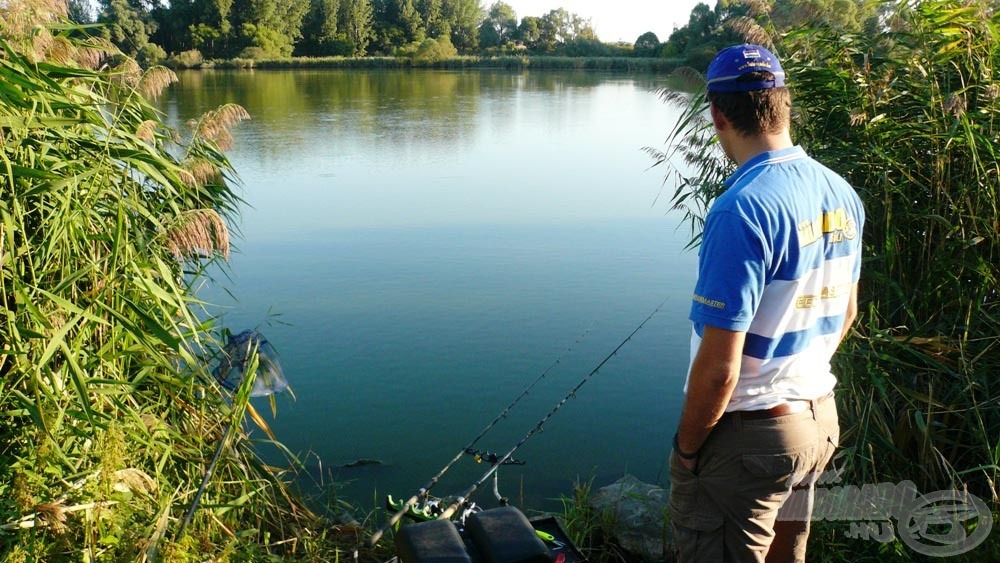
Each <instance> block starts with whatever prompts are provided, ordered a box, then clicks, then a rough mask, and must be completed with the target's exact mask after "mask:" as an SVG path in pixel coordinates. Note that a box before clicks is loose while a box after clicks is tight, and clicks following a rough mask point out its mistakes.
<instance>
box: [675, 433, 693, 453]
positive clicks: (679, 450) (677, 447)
mask: <svg viewBox="0 0 1000 563" xmlns="http://www.w3.org/2000/svg"><path fill="white" fill-rule="evenodd" d="M674 451H675V452H677V455H679V456H680V457H681V459H695V458H697V457H698V450H695V451H694V452H692V453H684V450H682V449H681V445H680V444H679V443H678V442H677V433H676V432H674Z"/></svg>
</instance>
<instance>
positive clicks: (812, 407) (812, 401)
mask: <svg viewBox="0 0 1000 563" xmlns="http://www.w3.org/2000/svg"><path fill="white" fill-rule="evenodd" d="M821 400H822V399H809V410H810V411H812V416H813V420H819V417H818V416H817V414H816V407H817V405H818V404H819V402H820V401H821Z"/></svg>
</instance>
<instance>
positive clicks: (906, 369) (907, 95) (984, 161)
mask: <svg viewBox="0 0 1000 563" xmlns="http://www.w3.org/2000/svg"><path fill="white" fill-rule="evenodd" d="M889 24H890V25H891V26H892V28H891V31H888V32H886V33H884V34H880V35H876V36H864V35H859V36H849V37H843V36H838V37H833V36H831V35H830V34H824V33H822V32H815V31H814V32H798V33H794V34H790V35H789V36H788V37H786V38H785V41H784V43H785V45H786V47H785V49H786V55H787V56H790V59H791V61H792V64H791V65H790V66H791V68H790V69H789V73H790V76H793V77H794V78H795V84H796V86H795V96H796V99H797V101H798V102H797V105H798V107H799V109H800V111H801V115H800V116H799V118H800V119H799V121H800V126H799V128H798V137H799V141H800V142H802V143H803V144H805V145H807V147H808V150H809V151H810V152H811V153H813V154H814V155H816V156H817V158H819V159H820V160H821V161H823V162H826V163H829V164H830V165H831V166H833V167H835V168H837V169H838V170H839V171H840V172H841V173H843V174H844V175H845V176H846V177H847V178H848V179H849V180H850V182H851V183H852V184H853V185H854V186H856V187H857V188H858V190H859V192H860V193H861V194H862V197H863V199H864V202H865V206H866V209H867V212H868V223H867V226H866V233H865V247H866V252H865V254H866V256H865V262H864V274H863V279H862V290H861V291H862V297H863V302H864V308H865V310H864V312H863V316H862V323H861V326H860V329H859V331H858V337H857V338H854V339H852V340H851V341H850V344H849V346H848V349H847V354H845V355H844V356H842V357H841V363H842V365H843V368H842V370H843V371H845V372H846V373H845V375H846V377H844V378H843V389H842V390H841V393H840V397H841V400H842V403H841V404H842V407H843V408H842V412H843V413H844V415H845V418H846V419H847V420H848V421H850V423H851V427H850V431H849V433H848V434H847V436H846V437H845V438H846V441H847V444H848V445H849V449H848V451H847V453H848V455H849V456H850V457H851V461H852V466H853V467H854V469H855V471H856V478H858V479H860V480H863V481H864V482H877V481H878V480H889V481H899V480H902V479H910V480H913V481H914V482H916V483H917V484H918V486H920V487H921V489H922V490H924V491H928V492H930V491H934V490H940V489H946V488H952V487H962V486H969V487H970V488H971V489H972V490H973V492H975V493H976V494H978V495H981V496H983V497H984V498H986V499H992V500H994V501H995V500H997V499H998V490H1000V489H998V482H997V479H998V477H1000V384H998V383H997V380H996V374H997V373H998V372H1000V162H998V159H997V153H996V142H997V136H998V134H1000V83H998V82H997V80H996V73H997V72H998V71H1000V14H997V13H996V12H995V11H990V10H988V8H987V4H986V3H982V2H973V3H969V2H960V1H954V0H935V1H928V2H921V3H919V4H912V5H911V4H910V3H904V4H903V5H901V6H900V7H899V10H898V11H897V12H896V13H895V15H894V16H893V18H892V19H891V20H890V22H889Z"/></svg>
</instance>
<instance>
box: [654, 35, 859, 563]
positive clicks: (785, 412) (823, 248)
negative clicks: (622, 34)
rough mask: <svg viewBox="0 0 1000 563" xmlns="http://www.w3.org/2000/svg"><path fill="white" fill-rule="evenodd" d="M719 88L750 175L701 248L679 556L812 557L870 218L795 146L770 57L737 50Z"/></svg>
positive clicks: (676, 500) (674, 510)
mask: <svg viewBox="0 0 1000 563" xmlns="http://www.w3.org/2000/svg"><path fill="white" fill-rule="evenodd" d="M707 79H708V86H707V88H708V99H709V102H710V107H711V116H712V121H713V124H714V126H715V130H716V133H717V135H718V140H719V144H720V145H721V146H722V149H723V151H725V153H726V155H727V156H728V157H729V158H731V159H732V160H733V161H735V162H736V164H737V166H738V168H737V170H736V172H735V173H734V174H733V175H732V176H731V177H730V178H729V179H728V180H726V183H725V187H726V191H725V193H723V194H722V195H721V196H719V198H718V199H717V200H716V201H715V203H714V204H713V205H712V208H711V210H710V211H709V213H708V216H707V217H706V220H705V227H704V231H703V238H702V244H701V248H700V252H699V259H698V263H699V264H698V281H697V284H696V286H695V290H694V297H693V303H692V305H691V314H690V319H691V321H692V322H693V323H694V330H693V333H692V339H691V357H692V360H691V366H690V369H689V372H688V379H687V384H686V386H685V392H686V397H685V402H684V408H683V411H682V414H681V419H680V423H679V425H678V430H677V434H676V435H675V436H674V443H673V451H672V453H671V456H670V481H671V489H670V518H671V523H672V527H673V531H674V542H675V549H676V552H677V556H678V560H679V561H681V562H697V563H706V562H712V561H727V562H728V561H740V562H742V561H754V562H763V561H765V560H766V561H769V562H772V561H798V562H801V561H804V560H805V551H806V539H807V537H808V535H809V519H810V517H811V513H812V498H813V497H812V493H813V489H814V487H815V481H816V479H817V478H818V476H819V474H820V472H821V471H823V468H824V467H825V466H826V464H827V463H828V462H829V460H830V458H831V456H832V455H833V451H834V449H835V447H836V446H837V441H838V439H839V435H840V429H839V424H838V421H837V409H836V405H835V402H834V400H833V388H834V385H835V383H836V378H835V376H834V375H833V374H832V373H831V370H830V359H831V357H832V356H833V353H834V351H835V350H836V349H837V346H838V345H839V344H840V341H841V340H842V339H843V337H844V336H845V335H846V334H847V332H848V330H849V328H850V326H851V323H852V322H853V321H854V318H855V316H856V314H857V282H858V279H859V275H860V268H861V266H860V265H861V230H862V226H863V224H864V209H863V207H862V205H861V201H860V199H859V198H858V196H857V194H856V193H855V192H854V190H853V189H852V188H851V186H850V185H848V184H847V182H846V181H844V179H843V178H841V177H840V176H838V175H837V174H835V173H834V172H832V171H831V170H829V169H827V168H826V167H824V166H823V165H821V164H819V163H818V162H816V161H815V160H813V159H812V158H810V157H809V156H807V155H806V154H805V152H804V151H803V150H802V148H801V147H799V146H796V145H794V144H793V143H792V140H791V134H790V130H789V127H790V123H789V122H790V112H791V99H790V96H789V93H788V89H787V88H786V87H785V73H784V71H783V70H782V69H781V65H780V63H779V62H778V59H777V58H776V57H775V56H774V55H773V54H772V53H771V52H769V51H768V50H767V49H765V48H763V47H760V46H756V45H738V46H735V47H729V48H727V49H724V50H722V51H720V52H719V54H718V55H717V56H716V58H715V60H714V61H712V64H711V65H710V66H709V68H708V76H707ZM793 491H794V493H795V494H794V495H793V494H792V493H793ZM786 501H788V502H786Z"/></svg>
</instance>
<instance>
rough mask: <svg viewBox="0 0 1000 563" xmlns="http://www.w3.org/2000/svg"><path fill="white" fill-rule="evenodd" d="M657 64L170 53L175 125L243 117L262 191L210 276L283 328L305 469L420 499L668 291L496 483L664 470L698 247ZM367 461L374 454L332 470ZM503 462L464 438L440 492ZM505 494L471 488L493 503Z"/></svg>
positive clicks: (504, 441)
mask: <svg viewBox="0 0 1000 563" xmlns="http://www.w3.org/2000/svg"><path fill="white" fill-rule="evenodd" d="M663 84H664V80H663V78H662V77H639V78H637V77H633V76H624V75H606V74H593V73H559V72H530V73H509V72H438V71H378V72H367V71H334V70H316V71H253V72H221V71H219V72H201V73H197V72H190V73H182V74H180V83H179V84H176V85H174V86H173V87H172V88H171V89H170V90H169V91H168V93H167V94H166V95H165V96H164V97H162V98H161V100H160V105H161V107H162V108H163V109H164V110H165V111H166V112H167V115H168V118H169V120H170V121H172V122H174V123H183V122H184V121H186V120H187V119H189V118H191V117H194V116H197V115H199V114H200V113H201V112H204V111H205V110H207V109H212V108H215V107H217V106H218V105H220V104H222V103H227V102H235V103H238V104H241V105H243V106H244V107H245V108H246V109H247V110H248V111H249V112H250V114H251V116H252V120H251V121H249V122H246V123H243V124H241V125H240V126H238V127H237V128H236V129H235V130H234V136H235V142H234V147H233V149H232V151H230V152H229V156H230V158H231V160H232V162H233V164H234V165H235V167H236V170H237V172H238V174H239V176H240V180H241V187H240V190H241V192H242V195H243V197H244V198H245V200H246V202H247V204H248V206H247V208H246V210H245V212H244V213H243V216H242V223H241V225H239V229H240V230H241V235H240V238H239V239H238V242H237V246H238V252H237V253H236V254H235V255H234V257H233V259H232V262H231V269H230V270H229V271H228V277H227V276H221V277H219V279H218V280H217V283H216V284H215V285H210V286H207V287H205V288H204V289H203V291H202V293H201V294H202V295H203V296H204V297H205V298H206V299H207V300H209V301H211V302H213V303H216V304H218V307H217V308H215V309H213V310H215V311H218V312H219V313H220V314H222V315H223V319H224V321H223V322H224V324H225V325H226V326H228V327H230V328H231V329H232V330H233V331H234V332H238V331H240V330H243V329H245V328H255V327H256V328H258V329H260V330H261V331H262V332H263V333H264V334H265V335H266V336H267V337H268V339H269V340H270V341H271V343H272V344H273V345H274V346H275V347H276V348H277V350H278V352H279V354H280V358H281V364H282V366H283V368H284V371H285V374H286V375H287V377H288V380H289V382H290V383H291V385H292V387H293V389H294V391H295V394H296V396H297V400H294V401H293V400H292V399H291V398H289V397H287V396H282V397H280V398H279V400H278V415H277V417H276V418H275V419H274V420H273V421H272V427H273V428H274V430H275V431H276V433H277V435H278V437H279V439H280V440H281V441H282V442H283V443H284V444H285V445H286V446H287V447H288V448H289V449H290V450H292V451H293V452H296V453H299V454H302V455H303V457H304V458H305V459H306V463H307V465H308V466H309V468H310V470H309V474H310V476H313V477H315V478H317V479H318V478H319V476H321V475H323V476H325V478H326V479H327V480H328V479H329V477H330V476H331V475H332V477H333V478H334V479H336V480H337V481H338V482H342V483H345V486H344V488H343V489H342V490H341V492H340V494H341V496H342V497H344V498H346V499H348V500H349V501H350V502H351V503H352V504H354V505H357V506H360V507H368V508H370V507H372V506H374V505H379V504H381V502H382V499H383V497H384V495H385V494H392V495H393V496H395V497H407V496H409V495H411V494H413V493H414V492H415V491H416V490H417V489H418V488H419V487H421V486H422V485H424V484H425V483H427V481H428V480H429V479H430V478H431V477H432V476H433V475H434V474H436V473H437V472H438V470H439V469H440V468H442V467H443V466H444V465H445V463H447V462H448V461H449V460H451V458H452V457H453V456H455V455H456V454H457V453H458V452H459V451H460V450H461V449H462V448H463V447H464V446H465V445H467V444H468V443H469V442H470V441H471V440H472V439H473V438H474V437H475V436H476V435H478V434H479V432H480V431H481V430H483V429H484V428H485V427H486V425H487V424H489V423H490V422H491V421H492V420H493V419H494V418H495V417H496V416H497V415H498V414H499V413H500V412H501V411H503V409H504V408H505V407H506V406H507V405H508V404H509V403H511V401H513V400H514V399H515V398H516V397H517V396H518V395H520V394H521V392H522V391H523V390H524V389H525V388H526V387H527V386H528V385H530V384H531V383H532V382H533V381H535V380H536V379H538V378H539V376H540V375H541V374H542V373H544V372H546V370H547V369H548V368H549V367H550V366H553V364H555V365H554V367H552V369H551V370H550V371H548V373H547V375H546V376H545V378H544V379H542V381H541V382H540V383H539V384H538V385H537V386H536V387H535V388H534V389H533V390H532V392H531V393H530V394H529V395H528V396H526V397H525V398H524V399H522V400H521V401H520V402H519V403H518V404H517V406H516V407H515V408H514V409H513V410H512V411H511V413H510V415H509V416H508V417H507V418H506V419H505V420H503V421H502V422H501V423H500V424H499V425H498V426H497V427H496V428H495V429H494V430H493V431H491V432H490V433H488V434H487V435H486V436H485V437H484V438H483V439H482V440H480V442H479V443H478V444H477V445H476V446H477V448H479V449H482V450H488V451H494V452H500V453H505V452H506V451H508V450H509V449H510V448H512V447H513V446H514V445H515V444H516V443H517V442H518V441H519V440H521V439H522V438H523V437H524V436H525V435H526V434H527V433H528V432H529V431H530V430H531V429H532V428H534V427H535V425H536V424H537V423H538V422H539V420H541V419H542V417H544V416H545V415H546V414H547V413H549V412H550V411H551V410H552V409H553V408H554V407H555V405H556V403H557V402H558V401H559V400H560V399H561V398H563V397H564V396H565V395H566V394H567V393H569V392H570V390H571V389H572V388H573V387H574V386H576V385H577V383H579V382H580V381H581V380H582V379H583V378H584V377H585V376H587V375H588V373H590V372H591V371H592V370H593V369H594V368H595V367H597V365H598V364H599V363H600V362H601V360H603V359H604V358H605V356H607V355H608V354H609V353H610V352H611V351H612V350H614V349H615V348H616V346H618V345H619V343H621V342H622V341H623V340H624V339H625V337H626V336H628V334H629V333H630V332H632V331H633V330H634V329H635V328H636V327H637V326H638V325H639V323H641V322H642V321H643V319H645V318H646V317H647V316H648V315H649V314H650V313H652V312H653V311H654V310H655V309H656V308H657V306H658V305H660V303H661V302H662V303H664V304H663V307H662V308H661V309H660V311H659V313H657V314H656V315H655V316H654V317H653V318H652V319H651V320H650V321H649V322H648V323H647V324H646V326H645V328H643V329H642V330H640V331H639V332H638V333H637V334H636V335H635V337H634V338H632V340H631V341H630V342H629V343H627V344H626V345H625V346H624V347H622V349H621V351H620V352H619V353H618V354H617V355H616V356H615V357H614V358H612V359H611V360H610V361H608V362H607V364H605V366H604V367H603V368H602V369H601V370H600V371H599V372H598V373H597V374H596V375H595V376H594V377H593V378H592V379H590V381H589V382H588V383H587V384H585V385H584V386H583V387H582V388H581V389H580V390H579V392H578V393H577V394H576V396H575V398H573V399H571V400H570V401H568V402H566V403H565V405H564V406H563V407H562V408H561V409H560V410H559V411H558V412H557V413H556V414H555V415H553V416H552V418H551V419H550V420H549V421H548V422H547V423H546V424H545V426H544V431H543V432H541V433H538V434H536V435H535V436H533V437H532V438H531V439H530V440H528V441H527V442H526V443H525V444H524V445H523V447H521V448H520V449H519V450H518V451H517V452H516V454H515V457H516V458H517V459H520V460H524V461H525V462H526V464H525V465H523V466H510V467H504V468H503V469H501V471H500V491H501V493H503V494H505V495H507V496H509V497H511V499H512V500H513V501H514V502H515V503H516V504H518V505H520V506H521V507H522V508H525V509H548V510H553V509H558V508H559V506H560V505H559V503H558V502H556V501H555V500H554V499H556V498H557V497H559V496H560V495H568V494H569V493H570V491H571V488H572V485H573V483H574V481H575V480H578V479H581V480H587V479H590V478H592V477H593V479H594V484H595V486H603V485H605V484H608V483H610V482H612V481H614V480H616V479H617V478H619V477H621V476H622V474H624V473H626V472H627V473H631V474H634V475H636V476H637V477H639V478H640V479H643V480H645V481H648V482H659V483H665V481H666V473H667V472H666V465H665V461H666V456H667V453H668V452H669V443H670V436H671V435H672V434H673V431H674V428H675V425H676V420H677V416H678V409H679V405H680V401H681V388H682V385H683V378H684V372H685V370H686V366H687V361H688V349H687V347H688V335H689V331H690V328H689V325H688V323H687V321H686V317H687V309H688V305H689V302H690V297H689V296H690V292H691V289H692V287H693V284H694V265H695V260H696V256H695V253H694V252H693V251H684V250H683V246H684V245H685V243H686V242H687V239H688V234H689V233H688V229H687V227H685V226H679V217H678V216H676V215H675V214H674V213H670V214H668V213H667V206H666V204H665V200H666V196H667V195H668V193H669V192H670V191H671V190H672V186H665V187H664V186H663V174H664V172H663V171H662V170H661V169H659V168H656V169H652V170H649V169H648V168H649V166H650V165H651V164H652V161H651V160H650V158H649V157H648V156H647V155H646V154H645V153H643V152H642V150H641V149H642V147H644V146H654V147H657V148H663V141H664V139H665V137H666V135H667V133H668V131H669V129H670V127H671V126H672V124H673V122H674V119H675V115H676V110H674V109H672V108H670V107H668V106H666V105H664V104H663V103H662V102H661V101H660V100H659V99H658V97H657V96H656V94H655V93H654V92H653V90H654V89H655V88H658V87H660V86H662V85H663ZM661 190H662V191H663V194H662V198H661V200H660V201H659V202H657V196H658V195H660V194H661ZM258 406H259V408H260V410H261V411H262V412H266V411H267V410H268V407H267V406H266V402H261V403H260V404H259V405H258ZM267 416H268V417H269V418H270V415H269V414H268V415H267ZM265 455H270V454H268V453H267V450H266V448H265ZM358 459H375V460H380V461H381V462H382V463H381V464H380V465H370V466H365V467H357V468H343V467H340V466H343V465H344V464H348V463H350V462H353V461H355V460H358ZM487 469H488V466H487V465H485V464H476V463H475V462H474V460H473V459H472V458H471V457H468V456H467V457H466V458H464V459H462V460H460V461H459V462H458V463H457V464H456V465H455V467H454V468H453V469H452V470H451V471H449V472H448V474H447V475H446V476H445V477H444V478H443V479H442V481H441V482H440V483H439V484H438V485H437V486H436V487H435V488H434V492H435V493H438V494H442V495H443V494H452V493H457V492H460V491H462V490H464V489H465V488H466V487H468V486H469V485H471V483H472V482H473V481H475V480H476V479H477V478H478V477H480V476H481V475H482V474H483V473H485V472H486V471H487ZM488 485H489V484H488ZM490 489H492V486H484V488H483V489H481V490H480V491H479V492H478V493H477V494H476V496H475V500H477V501H480V502H481V503H483V504H485V505H487V506H492V505H493V504H492V503H493V502H494V501H493V498H492V491H491V490H490Z"/></svg>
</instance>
